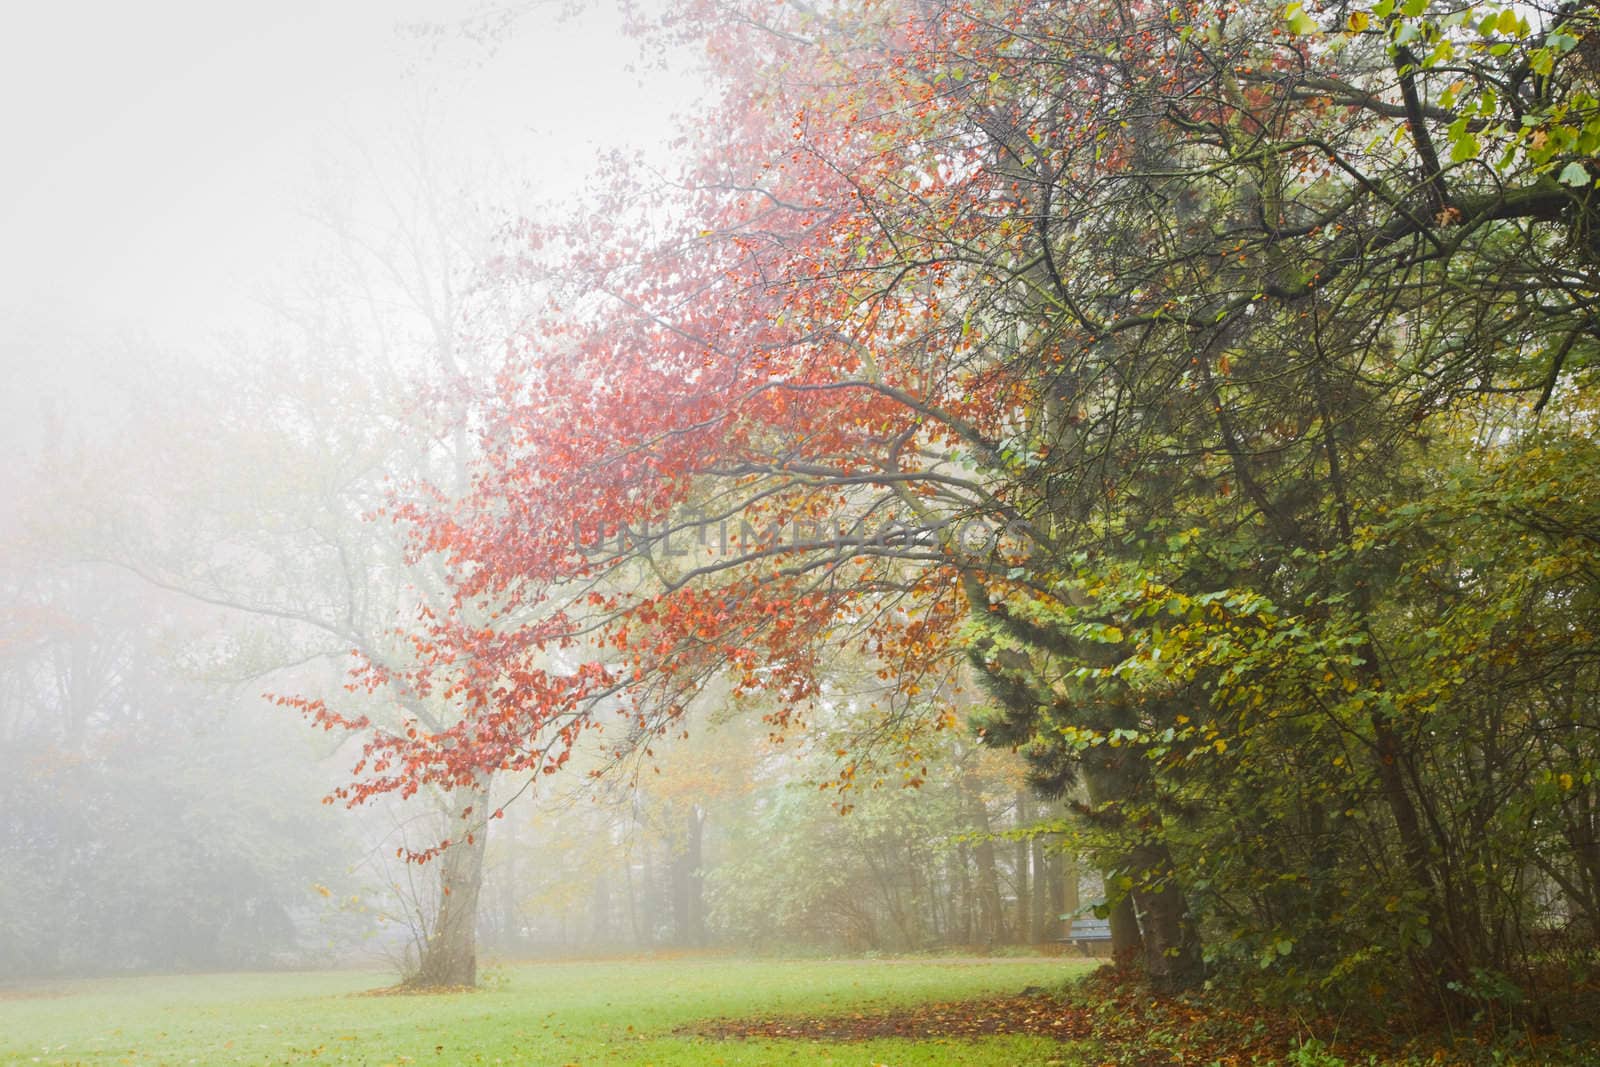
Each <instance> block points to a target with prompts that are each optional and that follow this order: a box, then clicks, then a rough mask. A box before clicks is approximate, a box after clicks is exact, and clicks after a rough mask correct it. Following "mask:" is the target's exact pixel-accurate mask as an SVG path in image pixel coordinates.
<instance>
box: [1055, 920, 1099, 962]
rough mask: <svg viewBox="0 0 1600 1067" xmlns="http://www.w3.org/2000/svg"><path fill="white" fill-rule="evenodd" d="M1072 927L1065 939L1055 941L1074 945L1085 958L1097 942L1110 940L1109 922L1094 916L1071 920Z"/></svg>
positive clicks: (1059, 938) (1060, 938)
mask: <svg viewBox="0 0 1600 1067" xmlns="http://www.w3.org/2000/svg"><path fill="white" fill-rule="evenodd" d="M1071 922H1072V926H1071V929H1070V931H1069V932H1068V933H1067V936H1066V937H1058V938H1056V940H1057V941H1061V942H1064V943H1067V944H1071V945H1076V946H1077V947H1078V948H1079V949H1080V950H1082V952H1083V954H1084V955H1085V956H1087V955H1088V954H1089V949H1090V948H1091V947H1092V946H1094V945H1095V944H1096V943H1099V942H1107V941H1110V940H1111V920H1110V919H1097V918H1095V917H1094V916H1092V915H1091V916H1088V917H1086V918H1076V919H1073V920H1071Z"/></svg>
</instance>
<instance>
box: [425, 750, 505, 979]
mask: <svg viewBox="0 0 1600 1067" xmlns="http://www.w3.org/2000/svg"><path fill="white" fill-rule="evenodd" d="M452 800H453V801H454V803H453V804H452V805H451V810H450V814H451V819H450V828H449V831H448V832H449V833H450V834H452V835H456V836H452V837H451V840H450V847H449V848H447V849H445V850H444V854H443V855H442V856H440V857H439V859H438V860H437V862H438V864H439V911H438V914H437V915H436V916H435V917H434V922H433V929H432V930H430V931H429V933H428V938H427V940H426V941H425V942H424V943H423V945H422V959H421V961H420V965H419V966H418V968H417V973H416V974H415V975H413V976H412V977H411V978H410V979H409V980H408V981H407V982H406V985H408V986H411V987H413V988H418V989H439V988H445V987H454V986H475V985H477V984H478V893H479V890H481V889H482V888H483V854H484V846H485V845H486V844H487V843H488V833H487V830H488V820H487V819H486V818H485V815H486V813H487V808H488V800H489V783H488V781H487V780H484V781H483V782H482V783H481V784H480V785H479V786H478V787H476V788H471V789H458V790H456V791H455V792H454V793H453V794H452Z"/></svg>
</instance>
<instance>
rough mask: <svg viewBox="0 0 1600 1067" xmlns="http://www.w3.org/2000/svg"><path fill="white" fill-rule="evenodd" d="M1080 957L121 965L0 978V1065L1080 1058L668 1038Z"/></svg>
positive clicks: (916, 997) (1062, 1048)
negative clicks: (474, 981) (480, 966)
mask: <svg viewBox="0 0 1600 1067" xmlns="http://www.w3.org/2000/svg"><path fill="white" fill-rule="evenodd" d="M1090 965H1092V962H1091V961H1067V960H1052V959H1021V960H995V961H989V962H970V961H941V960H937V959H933V960H905V961H895V960H877V961H840V960H808V961H788V960H733V959H703V958H695V959H672V960H637V961H634V960H629V961H615V962H613V961H604V962H570V963H569V962H562V963H530V964H517V965H514V966H506V967H502V968H496V969H492V970H490V971H489V972H488V983H487V988H485V989H483V990H481V991H479V992H476V993H466V994H453V995H443V996H391V997H363V996H359V995H356V994H359V993H361V992H363V991H365V990H370V989H374V988H378V987H381V986H384V985H386V984H388V983H389V982H390V981H391V980H392V979H391V978H390V977H389V976H387V975H385V974H383V973H381V972H354V971H341V972H331V973H311V974H305V973H293V974H225V975H199V976H193V975H191V976H173V977H155V978H118V979H103V980H87V981H74V982H62V983H55V984H51V985H47V986H41V987H38V988H36V989H29V990H20V991H19V990H11V991H9V992H7V991H4V990H0V1062H3V1063H6V1064H12V1063H41V1064H76V1063H96V1064H98V1063H107V1064H109V1063H131V1064H202V1065H205V1064H223V1063H255V1064H279V1063H307V1062H317V1063H324V1062H326V1063H362V1064H373V1065H377V1064H403V1063H418V1064H439V1065H443V1064H476V1063H506V1064H513V1063H515V1064H557V1065H560V1064H583V1065H585V1067H601V1065H609V1064H656V1065H658V1067H667V1065H669V1064H671V1065H679V1064H728V1065H734V1064H774V1063H776V1064H786V1063H795V1064H800V1063H805V1064H808V1065H809V1064H814V1063H819V1062H820V1063H824V1064H838V1065H841V1067H844V1065H852V1067H853V1065H857V1064H860V1065H870V1064H889V1065H892V1067H900V1065H903V1064H976V1065H981V1064H996V1065H999V1064H1005V1065H1013V1064H1021V1063H1030V1064H1038V1063H1045V1062H1049V1061H1058V1062H1061V1063H1076V1062H1077V1060H1076V1058H1075V1057H1074V1056H1073V1054H1072V1051H1071V1046H1067V1045H1061V1044H1057V1043H1056V1042H1054V1041H1050V1040H1047V1039H1038V1038H1024V1037H1005V1038H993V1039H985V1040H981V1041H969V1040H961V1039H929V1040H927V1041H921V1042H916V1041H903V1040H879V1041H870V1042H864V1043H835V1044H823V1043H814V1042H796V1041H769V1040H752V1041H722V1040H717V1039H713V1038H705V1037H695V1036H684V1035H675V1034H673V1032H672V1031H673V1030H674V1029H676V1028H678V1027H681V1026H684V1025H686V1024H692V1023H696V1022H699V1021H702V1020H706V1019H711V1018H716V1017H730V1018H736V1017H743V1016H756V1015H760V1016H767V1015H775V1014H789V1013H797V1014H798V1013H806V1014H824V1013H832V1012H848V1011H857V1010H863V1009H867V1008H873V1007H884V1006H887V1005H893V1004H907V1003H916V1002H919V1001H928V1000H952V999H959V998H965V997H978V996H984V995H987V994H995V993H1002V994H1004V993H1016V992H1019V991H1020V990H1021V989H1022V988H1023V987H1025V986H1028V985H1040V986H1052V987H1053V986H1057V985H1060V984H1061V983H1062V982H1063V981H1065V980H1067V979H1068V978H1071V977H1073V976H1076V975H1078V974H1082V973H1083V972H1084V971H1085V970H1086V969H1087V967H1088V966H1090Z"/></svg>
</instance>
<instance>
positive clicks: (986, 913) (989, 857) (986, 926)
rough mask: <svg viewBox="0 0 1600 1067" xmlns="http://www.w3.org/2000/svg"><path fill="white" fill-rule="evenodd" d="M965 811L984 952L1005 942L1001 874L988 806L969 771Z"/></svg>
mask: <svg viewBox="0 0 1600 1067" xmlns="http://www.w3.org/2000/svg"><path fill="white" fill-rule="evenodd" d="M962 786H963V792H965V793H966V798H967V805H968V809H967V810H968V811H969V812H970V816H969V817H970V818H971V820H972V826H973V829H974V830H975V831H976V832H975V833H974V835H973V836H974V839H975V840H974V843H973V847H972V857H973V859H974V860H976V861H977V865H978V928H977V930H976V931H975V932H976V934H977V940H978V941H979V942H980V943H981V944H982V945H983V946H984V948H985V949H986V950H987V949H993V948H994V946H995V945H996V944H998V943H1000V942H1001V941H1003V940H1004V939H1005V936H1006V930H1005V922H1006V920H1005V912H1004V909H1003V908H1002V906H1001V901H1000V873H999V871H998V870H997V869H996V864H995V852H994V840H993V838H991V837H990V836H989V834H990V825H989V806H988V805H987V804H985V803H984V802H983V789H982V786H981V784H980V783H979V781H978V777H977V775H976V774H975V773H974V772H972V771H970V770H969V771H968V772H967V773H966V774H965V775H963V777H962Z"/></svg>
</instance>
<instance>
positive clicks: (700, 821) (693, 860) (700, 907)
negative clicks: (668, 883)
mask: <svg viewBox="0 0 1600 1067" xmlns="http://www.w3.org/2000/svg"><path fill="white" fill-rule="evenodd" d="M683 829H684V834H683V839H682V841H680V842H679V846H678V849H677V851H676V854H675V855H674V856H673V857H672V927H673V932H674V934H675V940H676V941H677V943H678V944H679V945H681V946H683V947H685V948H699V947H701V946H703V945H704V944H705V943H706V906H705V876H704V875H703V874H702V873H701V863H702V859H701V853H702V842H703V839H704V836H705V813H704V812H702V811H701V810H700V809H699V808H698V807H695V806H691V807H690V808H689V817H688V818H687V819H686V820H685V821H684V826H683Z"/></svg>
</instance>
